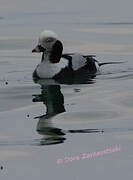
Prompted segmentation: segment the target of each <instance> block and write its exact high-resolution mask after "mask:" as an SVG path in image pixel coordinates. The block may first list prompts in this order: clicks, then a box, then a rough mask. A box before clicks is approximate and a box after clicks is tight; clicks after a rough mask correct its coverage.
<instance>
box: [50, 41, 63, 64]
mask: <svg viewBox="0 0 133 180" xmlns="http://www.w3.org/2000/svg"><path fill="white" fill-rule="evenodd" d="M62 51H63V45H62V43H61V42H60V41H59V40H57V41H56V43H55V44H54V45H53V48H52V51H51V55H50V62H51V63H58V62H59V61H60V58H61V55H62Z"/></svg>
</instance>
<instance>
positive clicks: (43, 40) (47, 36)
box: [32, 30, 63, 63]
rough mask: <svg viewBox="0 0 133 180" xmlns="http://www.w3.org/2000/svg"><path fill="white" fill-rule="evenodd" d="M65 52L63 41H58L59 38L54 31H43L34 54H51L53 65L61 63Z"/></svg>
mask: <svg viewBox="0 0 133 180" xmlns="http://www.w3.org/2000/svg"><path fill="white" fill-rule="evenodd" d="M62 51H63V45H62V43H61V41H59V40H58V36H57V34H56V33H54V32H53V31H49V30H45V31H43V32H42V33H41V34H40V36H39V40H38V45H37V46H36V48H35V49H33V50H32V52H36V53H39V52H43V53H49V56H50V61H51V62H52V63H57V62H59V60H60V58H61V55H62Z"/></svg>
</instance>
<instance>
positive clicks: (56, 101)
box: [33, 80, 103, 145]
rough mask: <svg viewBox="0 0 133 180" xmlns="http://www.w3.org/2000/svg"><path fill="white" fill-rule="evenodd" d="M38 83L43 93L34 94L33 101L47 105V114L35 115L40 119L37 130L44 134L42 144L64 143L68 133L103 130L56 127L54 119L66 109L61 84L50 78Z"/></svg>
mask: <svg viewBox="0 0 133 180" xmlns="http://www.w3.org/2000/svg"><path fill="white" fill-rule="evenodd" d="M36 83H38V84H40V85H41V94H37V95H33V102H43V104H45V106H46V114H44V115H41V116H38V117H35V119H39V121H38V123H37V128H36V130H37V132H38V133H39V134H41V135H43V138H42V139H41V141H40V144H41V145H50V144H59V143H63V142H64V140H66V138H65V135H66V134H67V133H97V132H103V131H102V130H99V129H78V130H63V129H60V128H57V127H55V125H54V124H53V123H52V119H53V118H54V117H55V116H56V115H57V114H60V113H63V112H65V111H66V110H65V106H64V96H63V94H62V92H61V86H60V85H58V84H55V83H53V82H52V83H51V82H49V81H48V80H47V81H46V80H39V81H37V82H36Z"/></svg>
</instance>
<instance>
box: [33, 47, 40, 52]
mask: <svg viewBox="0 0 133 180" xmlns="http://www.w3.org/2000/svg"><path fill="white" fill-rule="evenodd" d="M40 52H41V51H40V48H39V46H36V47H35V48H34V49H33V50H32V53H40Z"/></svg>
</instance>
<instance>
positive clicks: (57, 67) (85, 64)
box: [32, 30, 109, 79]
mask: <svg viewBox="0 0 133 180" xmlns="http://www.w3.org/2000/svg"><path fill="white" fill-rule="evenodd" d="M32 53H42V58H41V62H40V63H39V64H38V65H37V67H36V68H35V70H34V72H33V78H37V79H47V78H50V79H63V78H73V77H75V76H77V75H79V76H83V74H84V73H87V74H96V73H97V72H99V68H100V66H101V65H103V64H109V63H99V62H98V61H97V60H96V59H95V57H96V56H95V55H82V54H80V53H66V54H63V43H62V42H61V40H60V39H59V38H58V35H57V34H56V33H55V32H53V31H51V30H44V31H43V32H41V34H40V36H39V40H38V44H37V46H36V47H35V48H34V49H33V50H32Z"/></svg>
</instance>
